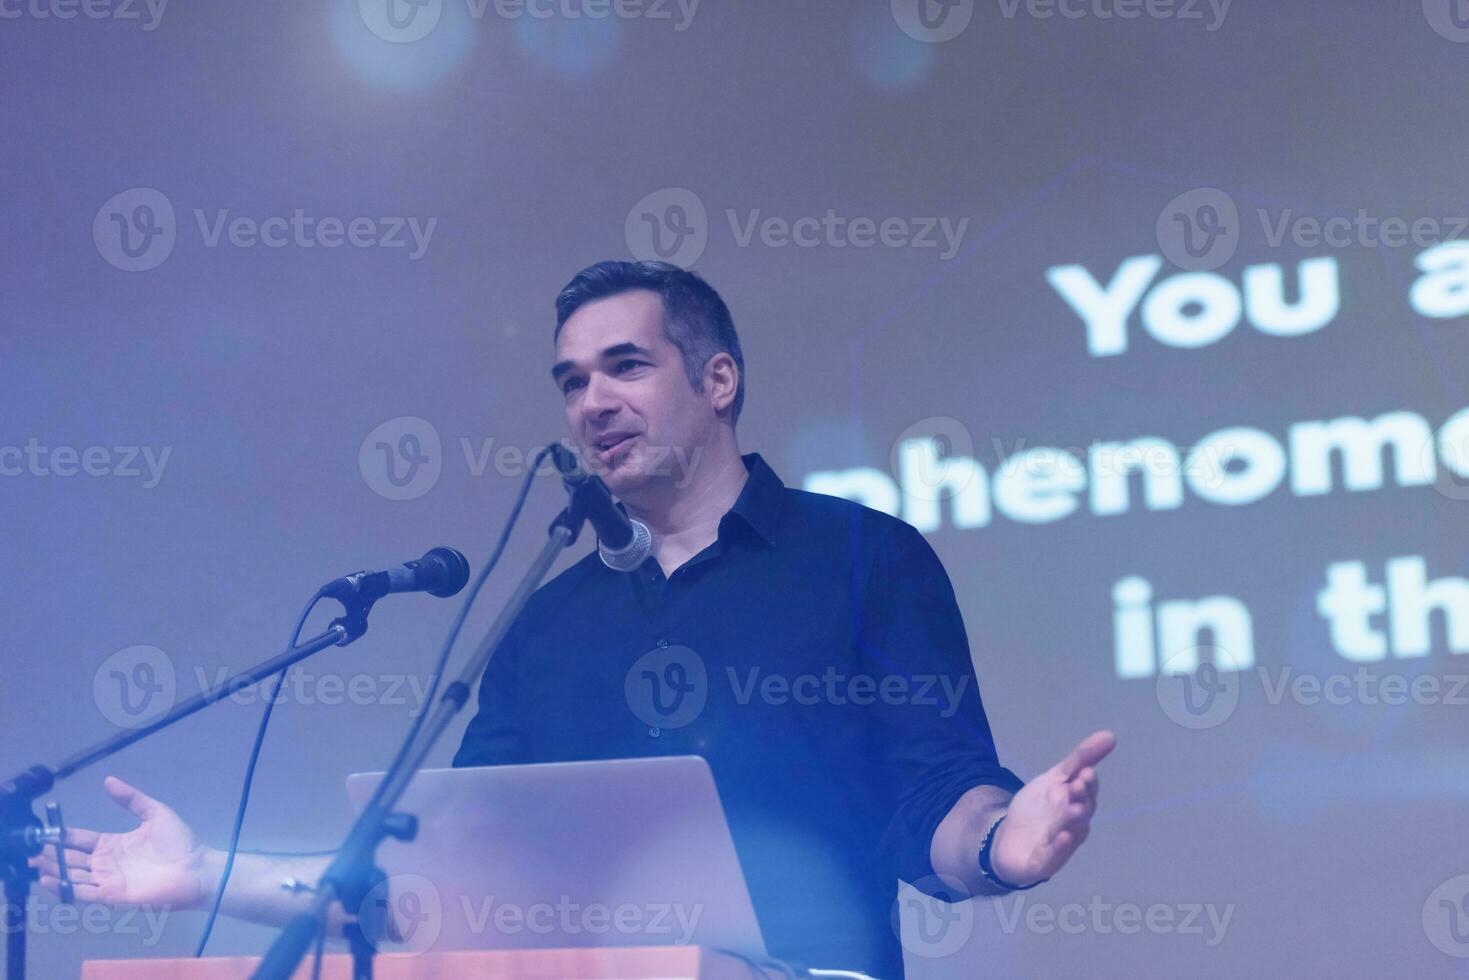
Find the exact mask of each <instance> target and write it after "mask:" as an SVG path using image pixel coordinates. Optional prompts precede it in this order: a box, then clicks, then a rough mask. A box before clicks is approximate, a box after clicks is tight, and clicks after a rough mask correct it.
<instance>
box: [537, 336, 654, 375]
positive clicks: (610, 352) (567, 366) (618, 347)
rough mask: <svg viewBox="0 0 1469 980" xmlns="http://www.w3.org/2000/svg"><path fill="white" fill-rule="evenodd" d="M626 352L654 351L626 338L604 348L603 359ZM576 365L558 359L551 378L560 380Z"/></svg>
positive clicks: (649, 352) (647, 355)
mask: <svg viewBox="0 0 1469 980" xmlns="http://www.w3.org/2000/svg"><path fill="white" fill-rule="evenodd" d="M624 354H641V355H642V356H644V357H652V356H653V352H652V351H650V350H648V349H647V348H646V347H639V346H638V345H637V344H635V343H633V342H632V341H630V340H624V341H623V342H622V343H620V344H613V345H612V346H611V347H605V348H603V349H602V360H604V361H605V360H609V359H611V358H614V357H621V356H623V355H624ZM574 367H576V365H575V364H573V363H572V362H570V361H557V362H556V366H555V367H553V368H551V380H552V381H560V380H561V376H562V375H564V374H565V373H566V372H567V371H570V370H571V369H572V368H574Z"/></svg>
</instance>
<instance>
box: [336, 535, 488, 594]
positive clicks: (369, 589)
mask: <svg viewBox="0 0 1469 980" xmlns="http://www.w3.org/2000/svg"><path fill="white" fill-rule="evenodd" d="M468 581H469V561H468V559H466V558H465V557H464V556H463V555H461V554H460V553H459V552H457V551H455V550H454V549H453V548H434V549H433V550H432V551H429V552H428V553H427V554H425V555H424V556H423V557H422V558H419V559H416V560H414V561H410V562H404V563H403V564H401V565H397V566H395V567H393V568H389V569H388V570H387V571H383V572H367V571H363V572H353V573H352V574H351V575H343V576H342V577H341V578H338V579H332V580H331V581H330V582H328V583H327V584H326V585H323V586H322V587H321V594H322V595H323V596H326V597H328V598H331V599H340V600H341V601H342V602H344V603H345V602H347V601H348V600H358V601H365V602H376V601H377V600H378V599H381V598H382V597H383V596H385V595H391V594H392V593H394V592H427V593H428V594H429V595H434V596H438V597H439V598H441V599H447V598H449V597H450V596H451V595H454V594H455V593H456V592H458V591H459V590H460V589H462V588H464V583H466V582H468Z"/></svg>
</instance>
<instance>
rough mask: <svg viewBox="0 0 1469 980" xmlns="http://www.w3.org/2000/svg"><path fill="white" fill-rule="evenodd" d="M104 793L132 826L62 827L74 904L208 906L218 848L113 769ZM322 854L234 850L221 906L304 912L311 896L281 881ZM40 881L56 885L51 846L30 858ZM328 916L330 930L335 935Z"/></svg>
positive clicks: (312, 872) (238, 911)
mask: <svg viewBox="0 0 1469 980" xmlns="http://www.w3.org/2000/svg"><path fill="white" fill-rule="evenodd" d="M102 788H103V789H104V790H105V791H106V792H107V795H108V796H110V797H112V799H113V800H114V801H115V802H116V803H117V804H118V805H119V806H122V807H125V808H126V809H127V810H128V811H129V812H131V813H132V814H133V816H135V817H137V818H138V825H137V826H136V827H134V828H133V829H132V830H129V831H127V832H125V833H119V834H109V833H99V832H97V831H95V830H85V829H81V828H68V830H67V846H66V865H67V873H68V875H69V876H70V878H71V880H72V883H73V887H74V890H75V894H76V898H77V901H78V902H80V903H98V904H103V905H149V906H153V907H155V908H157V907H164V908H169V909H174V910H179V909H184V910H189V909H192V910H207V909H208V908H209V906H210V904H211V903H212V902H213V901H214V893H215V891H216V890H217V889H218V887H219V879H220V875H221V874H222V873H223V872H224V852H223V851H220V850H215V849H213V848H208V847H205V846H204V845H203V844H202V843H200V842H199V840H198V839H197V838H196V837H195V835H194V831H193V829H192V828H191V827H190V826H189V825H188V824H187V823H185V822H184V821H183V819H182V818H181V817H179V815H178V814H177V813H175V812H174V811H173V809H172V808H171V807H169V806H167V805H166V804H164V803H160V802H159V801H158V800H155V799H154V798H153V797H151V796H149V795H148V794H146V793H144V792H143V791H142V790H140V789H136V788H135V787H132V786H129V785H128V784H127V783H125V782H123V781H122V780H121V779H118V778H116V777H115V776H108V777H107V778H106V779H105V780H103V783H102ZM328 860H329V859H328V858H326V857H269V856H264V855H258V854H239V855H237V856H236V857H235V866H234V869H233V870H232V871H231V873H230V882H229V888H228V890H227V891H226V892H225V896H224V902H223V903H222V905H221V907H220V910H221V911H222V912H223V913H224V914H225V915H229V916H232V917H234V918H239V919H246V920H248V921H251V922H258V923H261V924H264V925H282V924H284V923H285V922H286V921H287V920H288V919H290V917H291V916H292V915H294V914H295V913H297V912H302V911H305V910H306V908H307V906H308V905H309V903H310V900H311V896H310V894H309V893H306V892H290V891H287V890H286V889H285V888H283V887H282V882H283V881H285V879H287V878H295V879H297V880H298V881H301V882H303V883H305V884H308V885H310V884H314V883H315V882H316V880H317V878H319V877H320V876H321V874H322V872H323V871H325V870H326V865H327V862H328ZM31 866H32V867H34V868H36V869H37V871H38V872H39V874H40V879H41V880H40V883H41V887H42V888H44V889H46V890H47V891H50V892H52V893H56V892H57V891H58V890H59V888H60V879H59V878H58V871H59V869H58V867H57V864H56V858H55V850H54V848H51V847H47V848H46V849H45V850H44V851H43V852H42V853H41V854H39V855H37V856H36V857H33V858H32V859H31ZM340 927H341V924H340V922H333V923H332V929H331V934H333V935H338V934H340Z"/></svg>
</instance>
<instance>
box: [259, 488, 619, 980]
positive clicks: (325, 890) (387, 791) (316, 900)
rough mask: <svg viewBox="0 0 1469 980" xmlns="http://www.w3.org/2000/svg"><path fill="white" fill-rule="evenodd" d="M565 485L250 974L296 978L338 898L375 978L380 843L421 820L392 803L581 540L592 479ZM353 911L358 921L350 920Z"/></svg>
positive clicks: (357, 962) (355, 950)
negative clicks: (427, 706) (473, 635)
mask: <svg viewBox="0 0 1469 980" xmlns="http://www.w3.org/2000/svg"><path fill="white" fill-rule="evenodd" d="M563 483H564V484H565V486H566V489H567V492H568V493H570V494H571V503H570V504H569V505H567V507H566V509H565V510H563V511H562V512H561V513H560V514H558V515H557V516H556V519H555V520H554V521H552V522H551V526H550V528H549V529H548V532H547V533H548V538H547V541H546V544H545V546H544V547H542V548H541V551H540V553H539V554H538V555H537V556H536V558H535V560H534V561H532V562H531V565H530V568H528V569H527V570H526V572H525V575H524V576H523V577H522V578H521V580H520V584H519V585H517V586H516V588H515V591H514V592H513V593H512V594H511V596H510V598H509V600H507V601H506V603H505V606H504V608H503V609H501V611H500V615H499V617H498V618H496V620H495V623H494V625H493V626H491V627H490V631H489V633H488V634H487V635H486V636H485V638H484V639H483V640H482V641H481V642H480V644H479V646H478V647H476V648H475V651H474V655H473V656H472V657H471V658H470V660H469V663H468V664H466V665H465V668H464V671H463V672H462V673H461V674H460V675H459V678H458V679H457V680H455V681H454V683H452V684H450V685H449V686H448V687H446V688H445V689H444V693H443V694H442V695H441V696H440V697H439V700H438V702H437V703H436V704H435V705H434V711H433V714H432V715H430V716H429V717H428V718H427V719H426V722H425V724H424V727H423V730H422V732H421V734H420V736H419V738H418V739H417V741H415V742H414V743H413V745H412V747H411V748H407V747H405V750H404V751H401V752H400V753H399V755H398V758H397V759H396V760H394V764H393V765H392V766H391V767H390V768H389V769H388V771H387V772H386V773H385V774H384V775H383V778H382V781H381V782H379V783H378V786H377V790H376V791H375V792H374V793H373V795H372V798H371V799H370V800H368V802H367V805H366V806H365V807H363V809H362V812H361V813H360V814H359V815H358V817H357V821H356V822H355V823H354V824H353V825H352V829H351V830H349V831H348V832H347V837H346V839H345V840H344V841H343V842H342V846H341V847H340V848H339V849H338V851H337V854H336V857H334V858H333V859H332V862H331V864H330V865H328V866H327V869H326V872H325V873H324V874H323V875H322V877H321V880H320V881H318V882H317V885H316V889H315V892H314V893H313V896H312V901H311V905H310V907H309V908H308V909H307V910H306V911H305V912H302V913H300V914H299V915H297V916H296V917H295V918H293V919H292V920H291V921H290V922H288V923H287V924H286V926H285V928H284V929H283V930H282V931H281V933H280V935H278V936H277V937H276V939H275V941H274V942H273V943H271V946H270V949H269V950H268V951H267V952H266V954H265V958H264V959H263V960H262V961H261V963H260V965H259V966H258V967H256V969H255V972H254V973H253V974H251V977H252V978H253V980H290V978H291V977H292V976H293V975H294V974H295V971H296V967H297V966H299V965H300V963H301V960H302V959H304V958H305V956H306V952H307V950H308V949H309V948H310V947H311V946H312V945H313V944H314V942H315V939H316V933H317V930H318V929H319V928H323V926H322V925H321V924H322V923H324V922H325V921H326V915H327V912H328V910H329V909H330V908H331V905H332V903H333V902H340V903H341V905H342V908H343V910H344V911H345V912H346V914H347V917H348V919H349V921H350V924H349V925H348V926H347V927H346V928H345V930H344V931H345V933H346V936H347V940H348V945H349V947H350V949H351V952H352V978H353V980H370V978H371V977H372V958H373V955H374V953H375V952H376V950H375V948H374V946H373V943H372V941H371V940H369V939H368V937H367V936H366V934H365V933H364V931H363V929H362V926H361V922H360V919H361V917H362V914H364V913H365V912H367V911H369V910H363V909H362V904H363V902H364V901H365V900H366V898H367V895H368V894H369V893H370V892H371V891H372V890H373V888H374V887H376V885H377V884H379V883H381V882H382V881H384V880H385V879H386V875H385V874H384V873H383V872H382V871H381V870H380V869H379V868H378V867H377V866H376V856H375V855H376V852H377V846H378V844H379V843H381V842H382V840H383V838H385V837H392V838H394V839H396V840H404V841H407V840H412V839H413V838H414V837H415V836H416V834H417V832H418V821H417V818H416V817H414V816H412V815H410V814H402V813H394V812H393V807H394V806H395V805H396V804H397V802H398V800H399V799H400V798H401V797H402V795H403V791H404V790H406V789H407V788H408V784H409V783H410V782H411V781H412V780H413V777H414V775H415V774H416V773H417V772H418V770H419V768H420V766H422V765H423V760H424V759H425V758H426V757H427V756H428V753H429V751H430V750H431V749H433V747H434V744H435V743H437V742H438V740H439V737H440V736H441V735H443V733H444V729H445V728H447V727H448V725H449V722H450V721H451V720H453V718H454V716H455V715H456V714H458V713H459V711H460V710H461V709H462V708H463V707H464V705H465V703H466V702H467V701H468V700H469V694H470V691H471V690H472V689H473V687H474V682H475V681H476V680H478V679H479V677H480V675H481V674H483V673H484V671H485V668H486V667H487V666H489V663H490V658H491V657H492V656H493V655H494V652H495V650H496V648H497V647H499V645H500V641H501V640H502V639H504V637H505V634H506V633H508V632H509V631H510V626H511V624H512V623H514V622H515V619H516V617H517V616H519V615H520V611H521V610H522V609H523V608H525V604H526V603H527V602H528V601H529V600H530V597H531V593H532V592H534V591H535V590H536V587H537V586H539V585H540V583H541V580H542V579H543V578H545V576H546V573H547V572H549V571H550V569H551V565H552V564H553V563H554V562H555V560H556V557H557V555H559V554H560V553H561V551H562V550H563V549H565V548H566V547H567V546H569V545H571V544H573V543H574V542H575V541H576V538H577V535H578V533H580V530H581V526H582V524H583V523H585V521H586V520H587V518H588V506H589V502H590V501H591V497H590V491H587V490H583V489H582V487H583V486H586V484H583V485H582V486H575V485H573V484H572V483H571V482H569V481H566V480H565V479H564V478H563ZM389 914H391V912H390V911H389ZM354 917H355V920H356V921H351V920H354Z"/></svg>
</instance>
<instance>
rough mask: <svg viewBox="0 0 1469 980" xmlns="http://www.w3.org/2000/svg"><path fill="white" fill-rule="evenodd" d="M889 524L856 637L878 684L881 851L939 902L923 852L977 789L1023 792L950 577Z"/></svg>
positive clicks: (914, 540) (917, 539) (913, 538)
mask: <svg viewBox="0 0 1469 980" xmlns="http://www.w3.org/2000/svg"><path fill="white" fill-rule="evenodd" d="M895 524H896V526H895V528H894V529H893V531H892V533H891V534H884V535H882V536H881V539H882V540H883V542H884V544H883V547H881V548H879V549H877V550H878V555H877V557H876V559H875V561H874V563H873V565H872V566H871V572H870V577H869V582H868V587H867V588H866V589H864V590H863V593H862V598H861V607H862V608H861V610H860V615H859V623H860V624H861V628H860V629H859V632H858V635H857V643H858V646H859V649H860V651H861V654H862V656H863V659H864V663H865V664H866V665H867V669H869V670H871V671H872V673H873V676H874V677H875V678H877V680H878V682H879V696H878V698H877V701H876V709H877V711H876V718H877V724H878V729H879V730H878V743H879V746H880V751H881V754H882V757H883V760H884V761H885V763H886V768H887V773H888V780H889V784H890V786H891V790H892V799H893V800H894V812H893V814H892V818H891V820H890V821H889V822H888V825H887V827H886V829H885V831H884V833H883V837H882V845H881V846H882V849H883V851H884V857H885V858H886V859H887V861H888V862H889V864H890V866H891V869H892V871H893V872H894V873H895V875H896V876H897V877H898V878H901V879H902V880H903V881H906V882H908V883H910V884H913V885H916V886H918V887H919V888H921V889H922V890H924V891H928V892H930V893H932V894H939V895H943V894H944V890H943V888H942V885H941V884H940V883H939V882H937V881H935V880H933V876H934V870H933V864H932V862H931V860H930V858H929V848H930V845H931V844H932V842H933V834H934V831H935V830H937V829H938V825H939V823H940V822H941V821H942V820H943V818H944V816H945V815H947V814H948V812H949V810H950V809H952V808H953V806H954V804H955V803H956V802H958V800H959V797H961V796H963V795H964V794H965V793H966V792H968V791H969V790H970V789H973V788H974V787H976V786H997V787H1000V788H1002V789H1005V790H1008V791H1009V792H1011V793H1013V792H1015V791H1017V790H1019V789H1020V787H1021V786H1023V785H1024V784H1023V782H1022V781H1021V780H1020V778H1019V777H1018V776H1016V775H1015V774H1014V773H1013V772H1011V771H1010V770H1009V769H1006V768H1005V767H1003V766H1002V765H1000V761H999V757H998V755H997V753H996V751H995V741H994V737H993V736H992V735H991V734H990V726H989V720H988V719H987V718H986V717H985V711H984V704H983V703H982V701H981V699H980V693H979V680H978V678H977V676H976V674H975V671H974V663H973V661H972V659H971V658H970V653H969V639H968V636H967V635H966V633H965V630H964V619H963V616H962V615H961V613H960V612H959V604H958V602H957V601H956V600H955V597H954V588H953V585H952V584H951V583H950V581H949V576H948V573H947V572H945V571H944V567H943V564H942V563H941V562H940V561H939V558H938V555H936V554H935V553H934V551H933V548H932V547H931V546H930V545H929V543H928V542H927V541H926V540H924V538H923V535H921V534H920V533H919V532H918V531H917V529H915V528H914V527H913V526H912V525H910V524H907V523H904V522H901V521H898V522H895ZM893 678H902V681H901V682H900V681H897V680H893ZM884 682H886V683H888V684H890V688H889V693H888V694H887V695H884V694H883V692H882V688H881V684H883V683H884ZM904 682H906V683H904ZM976 857H977V855H976Z"/></svg>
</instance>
